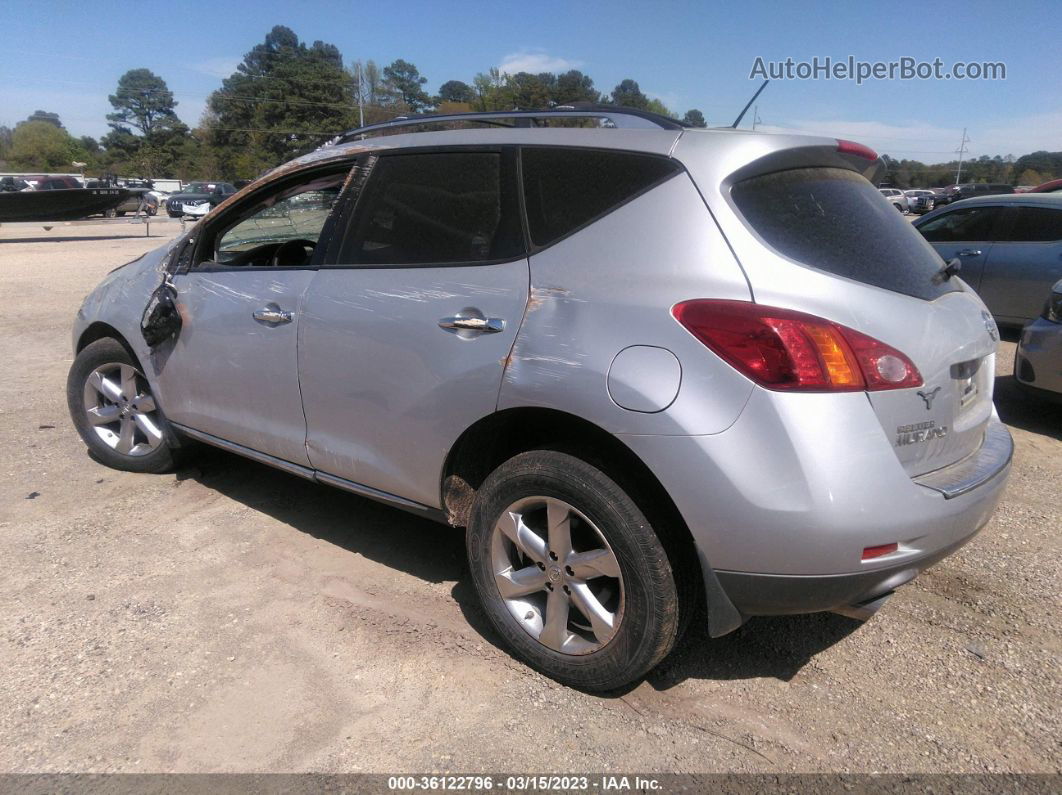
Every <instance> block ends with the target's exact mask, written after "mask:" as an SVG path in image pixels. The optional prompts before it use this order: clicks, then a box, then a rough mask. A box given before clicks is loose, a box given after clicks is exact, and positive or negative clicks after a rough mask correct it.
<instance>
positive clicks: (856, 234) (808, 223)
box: [731, 168, 958, 300]
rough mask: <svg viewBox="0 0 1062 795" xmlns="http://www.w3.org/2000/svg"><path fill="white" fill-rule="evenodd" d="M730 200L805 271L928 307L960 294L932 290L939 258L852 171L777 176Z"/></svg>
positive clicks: (947, 288)
mask: <svg viewBox="0 0 1062 795" xmlns="http://www.w3.org/2000/svg"><path fill="white" fill-rule="evenodd" d="M731 196H732V198H733V200H734V203H735V204H736V205H737V207H738V210H739V211H740V212H741V214H742V215H743V216H744V217H745V220H746V221H747V222H748V224H749V225H750V226H751V227H752V228H753V230H755V231H756V233H757V234H759V236H760V237H761V238H763V240H764V241H765V242H766V243H767V244H768V245H770V246H771V247H772V248H774V249H775V250H776V251H778V252H779V253H780V254H782V255H784V256H786V257H788V258H789V259H792V260H796V261H797V262H799V263H800V264H802V265H806V266H808V267H812V268H816V269H818V270H822V271H826V272H827V273H833V274H836V275H837V276H843V277H845V278H848V279H853V280H855V281H858V282H862V283H864V284H870V285H873V286H874V287H880V288H882V289H885V290H892V291H894V292H898V293H903V294H905V295H911V296H914V297H916V298H923V299H926V300H933V299H934V298H937V297H938V296H940V295H943V294H944V293H947V292H952V291H954V290H957V289H958V287H957V286H956V285H954V284H952V283H950V282H947V281H945V282H942V283H941V284H939V285H935V284H933V276H934V275H935V274H936V272H937V271H938V270H939V269H940V268H941V266H942V262H941V260H940V257H939V256H937V254H936V253H935V252H934V251H933V249H932V248H931V247H930V246H928V245H927V244H926V242H925V241H924V240H923V239H922V237H921V236H920V235H919V234H918V232H916V231H915V230H914V229H912V228H911V224H910V223H909V222H908V221H906V220H905V219H904V217H903V216H902V215H900V213H898V212H896V208H895V207H893V206H892V204H891V203H890V202H889V201H888V200H887V199H885V198H884V197H882V196H881V194H879V193H878V191H877V190H876V189H875V188H874V186H873V185H871V184H870V183H869V182H867V180H865V179H864V178H863V177H862V176H860V175H859V174H856V173H855V172H853V171H847V170H845V169H839V168H798V169H792V170H788V171H777V172H774V173H772V174H764V175H761V176H757V177H752V178H750V179H746V180H743V181H742V182H739V183H737V184H736V185H734V187H733V188H732V189H731Z"/></svg>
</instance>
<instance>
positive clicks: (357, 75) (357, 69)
mask: <svg viewBox="0 0 1062 795" xmlns="http://www.w3.org/2000/svg"><path fill="white" fill-rule="evenodd" d="M354 81H355V82H356V83H357V92H358V126H359V127H364V126H365V105H364V101H363V100H362V95H363V93H364V92H363V91H362V84H361V81H362V72H361V61H355V62H354Z"/></svg>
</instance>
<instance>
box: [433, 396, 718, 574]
mask: <svg viewBox="0 0 1062 795" xmlns="http://www.w3.org/2000/svg"><path fill="white" fill-rule="evenodd" d="M536 449H555V450H558V451H561V452H565V453H569V454H571V455H574V456H577V457H578V458H581V459H582V460H584V461H586V462H587V463H590V464H592V465H594V466H596V467H597V468H598V469H600V470H601V471H602V472H604V473H605V474H606V475H608V476H609V477H610V478H612V479H613V480H614V481H616V483H617V484H618V485H619V486H620V487H621V488H622V489H623V490H624V491H626V492H627V494H629V495H630V497H631V499H633V500H634V502H635V504H636V505H638V507H639V509H640V510H641V511H642V513H644V514H645V516H646V518H647V519H648V520H649V523H650V524H651V525H652V526H653V528H654V529H655V530H656V532H657V534H658V536H659V537H660V539H661V542H662V543H663V544H664V547H665V549H666V550H667V553H668V557H669V558H670V559H671V562H672V567H673V568H674V569H676V574H677V575H678V574H683V575H686V576H682V577H681V579H683V580H686V581H687V582H692V583H699V582H700V581H701V580H702V577H703V575H704V572H703V571H702V565H701V564H702V560H703V558H702V556H701V555H700V554H699V553H698V549H697V545H696V542H695V541H694V539H693V534H692V533H691V532H690V530H689V528H688V527H687V525H686V522H685V520H684V519H683V518H682V514H681V513H679V510H678V508H677V507H676V506H675V503H674V501H673V500H672V499H671V496H670V495H669V494H668V492H667V490H666V489H665V488H664V486H663V484H662V483H661V482H660V480H659V479H658V478H657V477H656V475H655V474H654V473H653V471H652V470H651V469H650V468H649V467H648V466H646V465H645V463H643V462H642V460H641V459H640V458H639V457H638V455H637V454H635V452H634V451H633V450H631V449H630V448H629V447H628V446H627V445H625V444H624V443H623V442H622V441H621V440H619V439H618V438H617V437H616V436H614V435H613V434H611V433H609V432H608V431H606V430H604V429H603V428H601V427H599V426H598V425H595V424H594V423H592V422H590V421H588V420H585V419H583V418H581V417H577V416H575V415H573V414H568V413H567V412H563V411H558V410H556V409H547V408H535V407H518V408H510V409H505V410H503V411H498V412H495V413H493V414H490V415H488V416H486V417H483V418H481V419H480V420H478V421H477V422H476V423H474V424H473V425H472V426H470V427H469V428H467V429H466V430H465V432H464V433H462V434H461V436H460V437H459V438H458V440H457V441H456V442H455V443H454V445H453V447H452V448H451V449H450V452H449V454H448V456H447V458H446V462H445V464H444V468H443V472H442V479H441V494H440V498H441V505H442V508H443V511H444V513H445V515H446V517H447V520H448V521H449V522H450V524H452V525H455V526H458V527H462V526H464V525H466V524H467V522H468V518H469V514H470V513H471V508H472V504H473V501H474V500H475V496H476V491H477V490H478V489H479V487H480V485H482V483H483V481H484V480H486V478H487V476H488V475H489V474H490V473H491V472H492V471H493V470H494V469H495V468H497V467H498V466H499V465H500V464H501V463H503V462H504V461H507V460H508V459H510V458H512V457H513V456H515V455H518V454H520V453H523V452H527V451H528V450H536ZM681 570H684V571H681ZM713 579H714V575H713ZM697 590H698V591H700V590H701V589H699V588H698V589H697ZM687 595H691V594H687Z"/></svg>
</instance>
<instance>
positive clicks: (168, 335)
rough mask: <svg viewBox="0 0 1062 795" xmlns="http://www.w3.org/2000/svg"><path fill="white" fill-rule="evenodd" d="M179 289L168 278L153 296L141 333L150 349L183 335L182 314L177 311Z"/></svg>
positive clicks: (142, 322) (147, 308)
mask: <svg viewBox="0 0 1062 795" xmlns="http://www.w3.org/2000/svg"><path fill="white" fill-rule="evenodd" d="M176 298H177V288H176V287H174V285H173V282H171V281H170V279H169V276H167V277H166V278H165V279H164V280H163V282H162V284H160V285H159V286H158V287H156V288H155V292H153V293H152V294H151V298H150V299H149V300H148V303H147V306H146V307H144V314H143V316H141V318H140V333H141V334H143V336H144V342H146V343H147V344H148V347H149V348H156V347H158V346H159V345H161V344H162V343H163V342H165V341H166V340H168V339H177V335H178V334H180V333H181V313H180V312H178V311H177V304H176Z"/></svg>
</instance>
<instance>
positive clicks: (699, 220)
mask: <svg viewBox="0 0 1062 795" xmlns="http://www.w3.org/2000/svg"><path fill="white" fill-rule="evenodd" d="M530 265H531V295H530V300H529V302H528V307H527V312H526V315H525V318H524V322H523V324H522V327H521V329H520V333H519V334H518V335H517V338H516V343H515V345H514V346H513V350H512V353H511V355H510V357H509V363H508V366H507V367H506V371H505V377H504V380H503V383H502V389H501V393H500V399H499V406H498V407H499V409H508V408H514V407H518V406H538V407H547V408H554V409H558V410H561V411H566V412H568V413H571V414H576V415H578V416H580V417H583V418H585V419H587V420H589V421H591V422H594V423H596V424H597V425H598V426H600V427H602V428H604V429H605V430H607V431H610V432H612V433H625V434H670V435H690V434H712V433H718V432H720V431H723V430H725V429H726V428H727V427H729V426H730V425H731V424H732V423H733V422H734V421H735V420H736V419H737V417H738V415H739V414H740V412H741V409H742V407H743V406H744V404H745V401H746V400H747V399H748V397H749V394H750V393H751V391H752V384H751V382H749V381H748V380H747V379H746V378H744V377H743V376H741V375H740V374H738V373H737V371H736V370H734V369H733V368H731V367H730V366H729V365H727V364H725V363H724V362H723V361H722V360H721V359H719V358H718V357H716V356H715V355H714V354H712V353H711V352H710V351H709V350H708V349H707V348H705V347H704V346H703V345H702V344H701V343H700V342H698V341H697V340H696V339H694V337H693V336H692V335H691V334H689V333H688V332H687V331H686V330H685V329H684V328H682V326H680V325H679V324H678V322H677V321H675V319H674V318H673V317H672V316H671V311H670V310H671V307H672V306H673V305H674V304H676V303H678V302H679V301H684V300H687V299H690V298H705V297H711V298H731V299H735V300H748V299H749V297H750V295H749V288H748V285H747V283H746V281H745V277H744V275H743V274H742V272H741V269H740V268H739V267H738V264H737V262H736V261H735V259H734V256H733V254H732V253H731V252H730V249H729V248H728V247H727V245H726V241H725V240H724V239H723V237H722V235H721V234H720V233H719V229H718V228H717V226H716V225H715V223H714V222H713V220H712V217H711V215H710V214H709V213H708V211H707V208H706V207H705V205H704V202H703V200H702V199H701V197H700V195H699V193H698V192H697V189H696V187H695V186H694V185H693V182H692V181H691V180H690V178H689V176H688V175H687V174H685V173H679V174H677V175H676V176H675V177H672V178H671V179H670V180H668V181H667V182H665V183H663V184H662V185H660V186H658V187H656V188H654V189H653V190H651V191H649V192H648V193H645V194H643V195H642V196H640V197H638V198H636V199H634V200H633V201H631V202H629V203H627V204H626V205H624V206H622V207H620V208H619V209H617V210H615V211H614V212H612V213H611V214H609V215H606V216H605V217H603V218H602V219H600V220H599V221H597V222H596V223H593V224H591V225H590V226H588V227H586V228H584V229H583V230H581V231H579V232H577V233H575V234H573V235H572V236H570V237H568V238H566V239H564V240H562V241H560V242H559V243H557V244H555V245H554V246H552V247H550V248H547V249H545V250H544V251H541V252H539V253H537V254H535V255H533V256H532V257H531V259H530ZM634 345H645V346H654V347H658V348H664V349H667V350H669V351H671V352H672V353H673V354H674V355H675V357H677V358H678V360H679V362H680V364H681V383H680V386H679V391H678V395H677V397H676V398H675V400H674V401H673V402H672V403H671V404H670V405H669V406H668V407H667V408H665V409H664V410H661V411H657V412H655V413H647V412H642V411H630V410H627V409H624V408H621V407H620V406H618V405H617V404H616V403H615V402H613V400H612V399H611V397H610V395H609V392H608V389H607V379H608V373H609V368H610V366H611V364H612V362H613V360H614V359H615V357H616V355H617V354H618V353H619V352H620V351H622V350H624V349H626V348H628V347H630V346H634Z"/></svg>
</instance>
